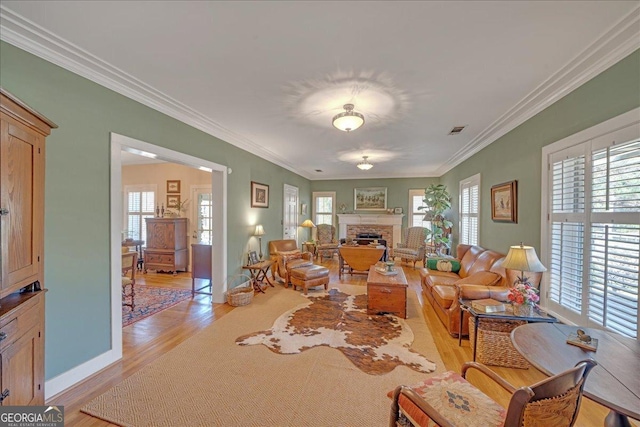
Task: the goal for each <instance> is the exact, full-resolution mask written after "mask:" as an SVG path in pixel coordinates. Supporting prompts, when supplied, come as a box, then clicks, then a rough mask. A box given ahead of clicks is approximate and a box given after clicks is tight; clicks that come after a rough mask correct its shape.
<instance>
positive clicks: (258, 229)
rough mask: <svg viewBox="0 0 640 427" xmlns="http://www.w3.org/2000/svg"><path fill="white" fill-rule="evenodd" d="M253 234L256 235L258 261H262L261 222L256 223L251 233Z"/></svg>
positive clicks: (262, 229) (262, 234)
mask: <svg viewBox="0 0 640 427" xmlns="http://www.w3.org/2000/svg"><path fill="white" fill-rule="evenodd" d="M253 235H254V236H258V245H259V246H260V261H262V236H264V228H262V224H258V225H256V231H255V233H253Z"/></svg>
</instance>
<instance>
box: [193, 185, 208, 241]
mask: <svg viewBox="0 0 640 427" xmlns="http://www.w3.org/2000/svg"><path fill="white" fill-rule="evenodd" d="M192 193H193V200H195V201H196V203H195V204H194V208H195V212H194V214H193V220H194V230H193V234H192V236H191V237H192V239H193V240H194V243H200V244H203V245H211V244H212V241H213V194H212V193H211V187H210V186H206V187H194V188H193V192H192Z"/></svg>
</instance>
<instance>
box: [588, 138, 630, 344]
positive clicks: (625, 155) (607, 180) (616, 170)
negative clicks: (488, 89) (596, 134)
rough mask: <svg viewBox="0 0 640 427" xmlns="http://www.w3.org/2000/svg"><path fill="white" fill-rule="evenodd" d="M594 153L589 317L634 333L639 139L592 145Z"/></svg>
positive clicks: (616, 328) (608, 325)
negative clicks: (603, 145)
mask: <svg viewBox="0 0 640 427" xmlns="http://www.w3.org/2000/svg"><path fill="white" fill-rule="evenodd" d="M594 145H595V144H594ZM592 157H593V165H592V188H593V191H592V218H591V219H592V221H593V222H592V224H591V248H590V249H591V258H590V262H589V264H590V266H591V268H590V273H589V311H588V315H589V319H591V320H593V321H594V322H596V323H598V324H600V325H603V326H605V327H607V328H609V329H611V330H613V331H616V332H618V333H620V334H623V335H627V336H631V337H637V336H638V324H637V319H638V281H639V279H640V276H639V274H638V264H639V263H640V219H639V217H640V173H639V172H638V171H639V170H640V141H638V140H636V141H633V142H630V143H626V144H621V145H614V146H608V147H604V148H597V147H594V150H593V155H592Z"/></svg>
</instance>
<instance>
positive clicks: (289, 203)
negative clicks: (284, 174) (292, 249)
mask: <svg viewBox="0 0 640 427" xmlns="http://www.w3.org/2000/svg"><path fill="white" fill-rule="evenodd" d="M283 199H284V207H283V210H282V212H283V215H282V238H283V239H293V240H295V241H296V242H297V241H298V187H294V186H293V185H289V184H285V185H284V197H283Z"/></svg>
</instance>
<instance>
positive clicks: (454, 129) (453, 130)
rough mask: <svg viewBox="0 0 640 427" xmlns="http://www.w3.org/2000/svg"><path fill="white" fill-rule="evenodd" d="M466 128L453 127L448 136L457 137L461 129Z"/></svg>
mask: <svg viewBox="0 0 640 427" xmlns="http://www.w3.org/2000/svg"><path fill="white" fill-rule="evenodd" d="M465 127H466V126H455V127H454V128H453V129H451V131H450V132H449V135H458V134H459V133H460V132H462V131H463V129H464V128H465Z"/></svg>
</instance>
